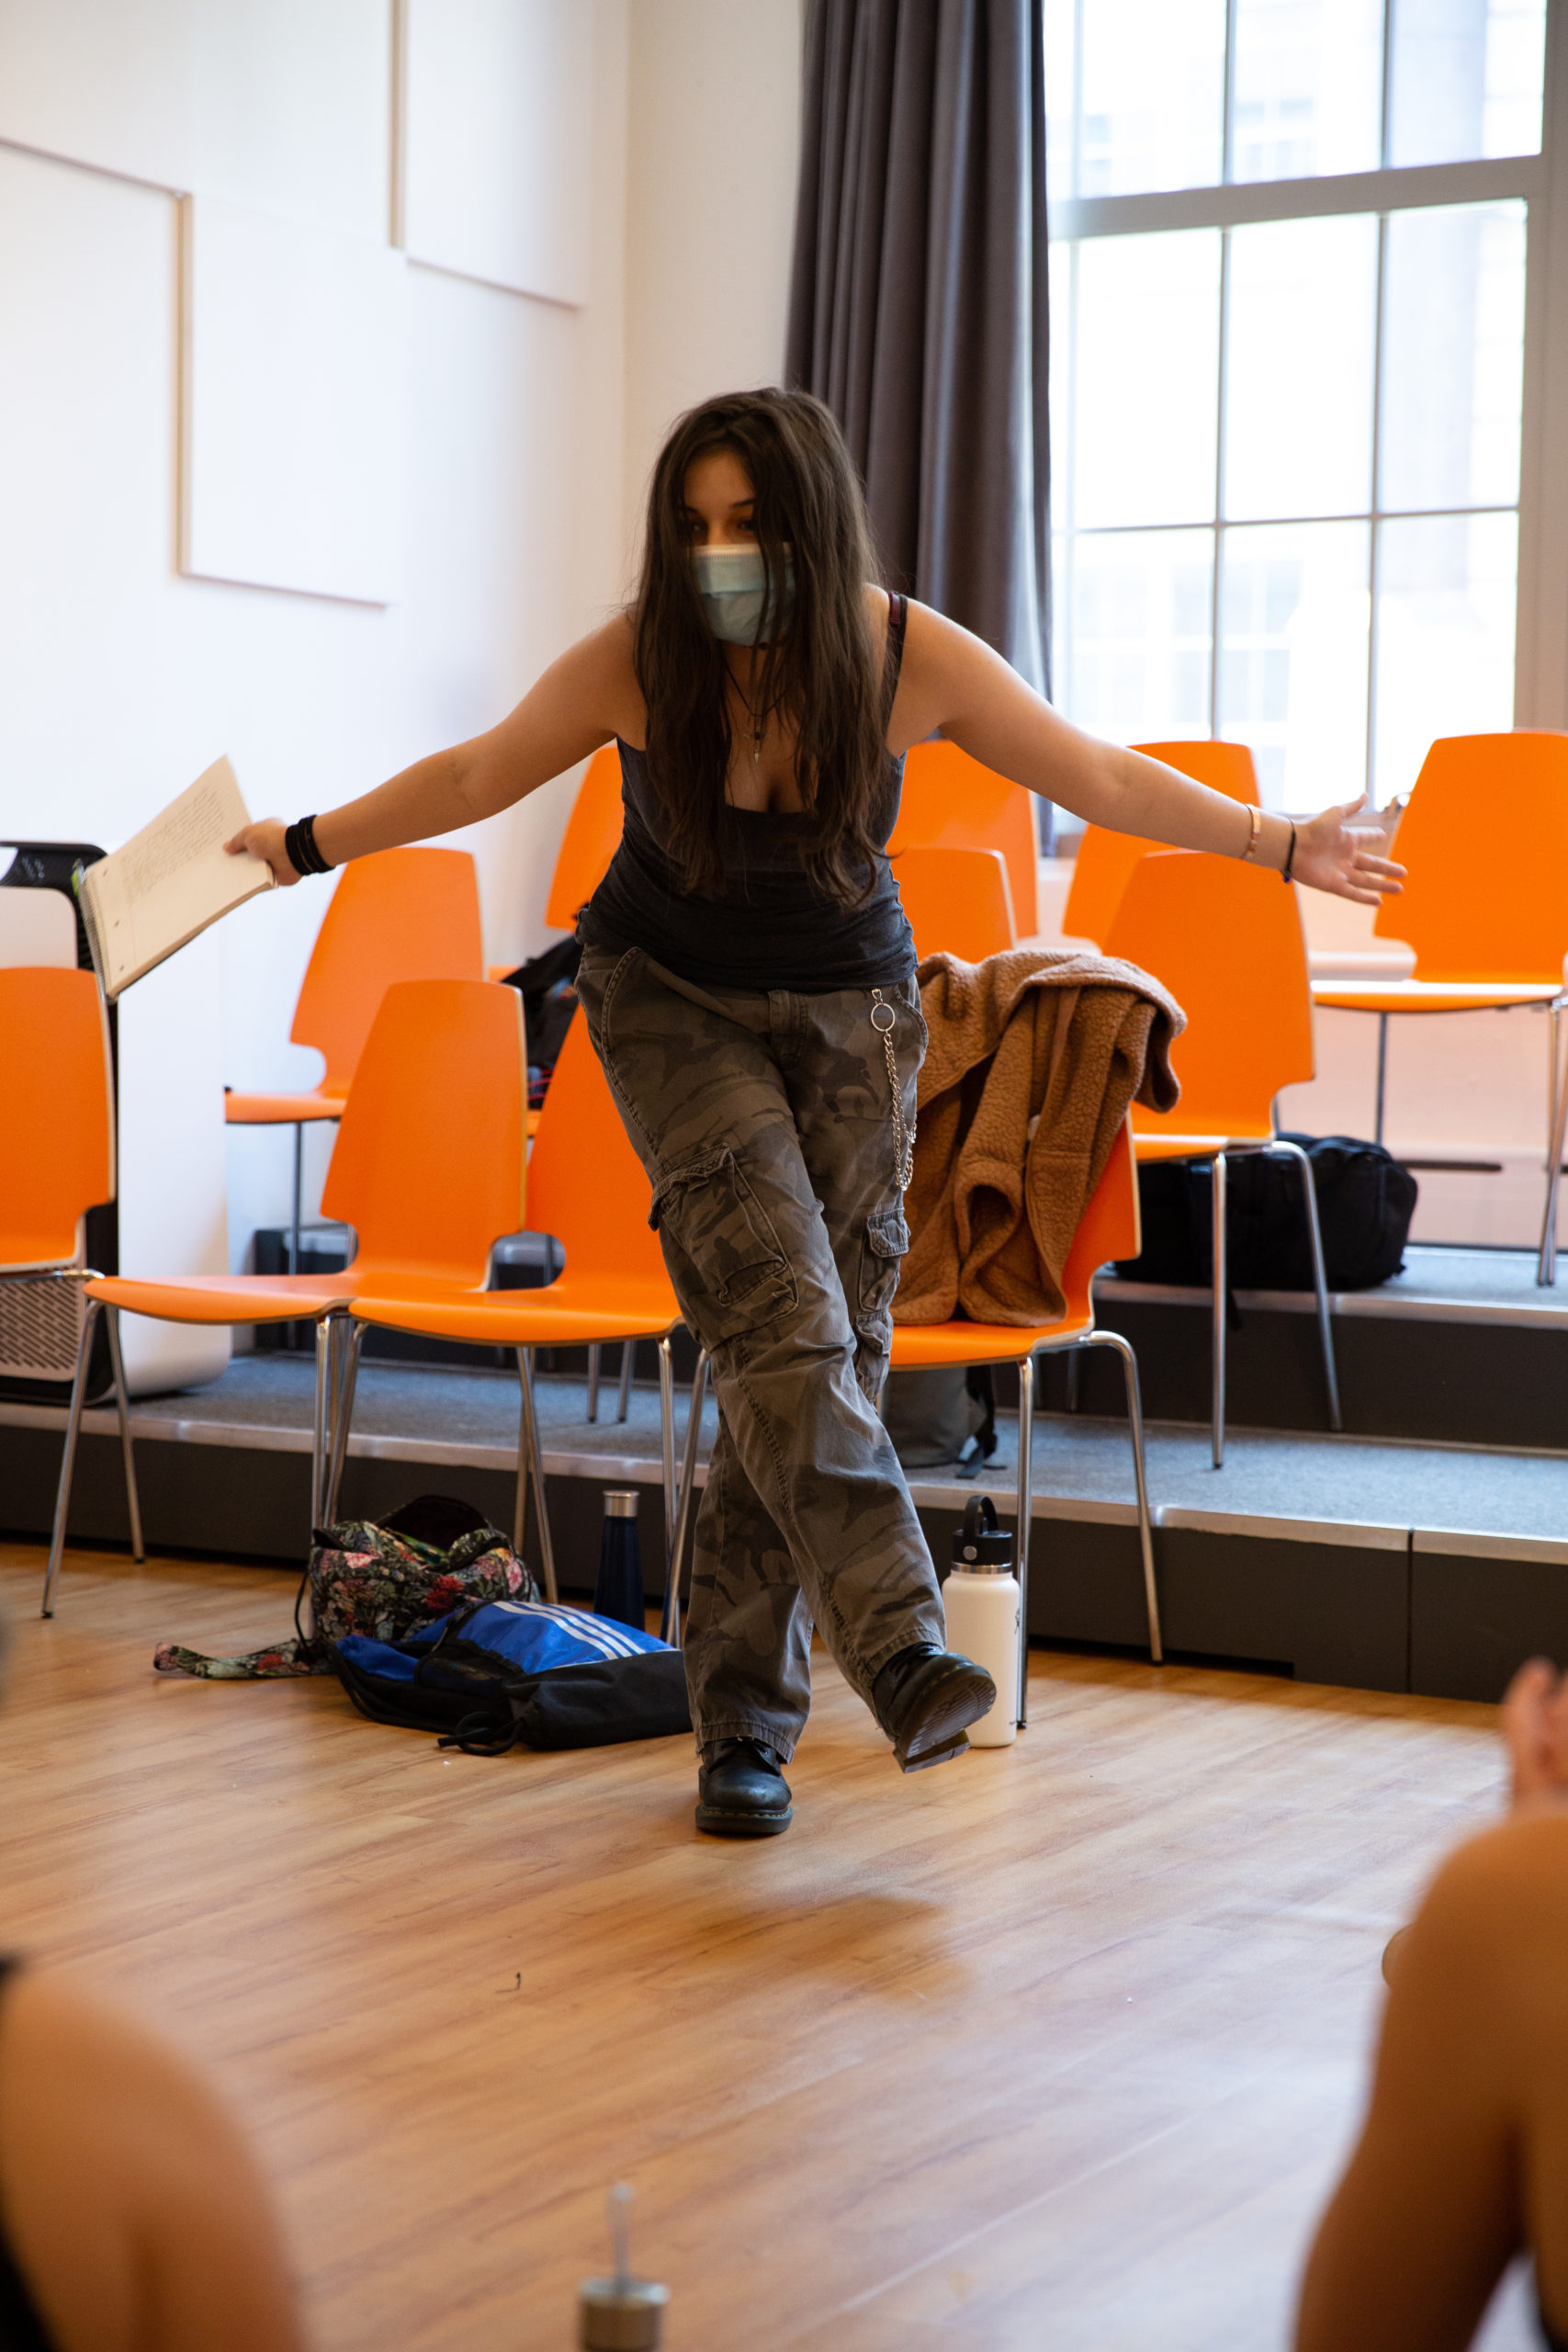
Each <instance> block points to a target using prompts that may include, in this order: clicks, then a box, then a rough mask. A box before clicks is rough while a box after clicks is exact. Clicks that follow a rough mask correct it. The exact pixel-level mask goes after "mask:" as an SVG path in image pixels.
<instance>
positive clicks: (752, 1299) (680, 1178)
mask: <svg viewBox="0 0 1568 2352" xmlns="http://www.w3.org/2000/svg"><path fill="white" fill-rule="evenodd" d="M649 1224H650V1225H651V1226H652V1227H653V1229H654V1231H655V1232H656V1233H658V1234H660V1236H661V1237H662V1239H663V1243H664V1255H665V1262H666V1264H667V1265H668V1266H669V1268H670V1279H671V1282H672V1283H674V1285H675V1293H676V1295H677V1297H678V1298H679V1299H680V1301H681V1305H682V1307H683V1308H684V1309H686V1311H687V1313H688V1316H689V1318H690V1319H691V1321H692V1322H694V1324H695V1326H696V1329H697V1335H698V1337H699V1338H700V1339H701V1340H702V1341H703V1343H704V1345H705V1347H710V1348H712V1347H717V1346H718V1345H719V1344H720V1343H721V1342H722V1341H723V1340H733V1339H735V1338H736V1337H737V1336H738V1335H739V1333H740V1332H742V1331H750V1330H754V1329H757V1327H758V1326H759V1325H760V1324H763V1323H767V1322H770V1321H772V1319H773V1317H775V1316H778V1315H784V1314H787V1313H788V1312H789V1311H790V1309H791V1308H793V1307H794V1306H795V1300H796V1297H797V1295H798V1293H797V1290H796V1285H795V1273H794V1271H793V1269H792V1268H791V1266H790V1264H789V1261H788V1260H787V1259H786V1258H785V1256H784V1251H783V1250H782V1249H781V1248H780V1246H779V1238H778V1235H777V1234H776V1233H775V1231H774V1230H773V1219H772V1218H771V1217H770V1216H769V1215H768V1212H767V1210H766V1209H765V1208H764V1207H763V1206H762V1204H761V1201H760V1200H759V1199H758V1198H757V1195H756V1193H754V1192H753V1191H752V1189H751V1187H750V1184H749V1183H748V1182H747V1181H746V1177H745V1174H744V1172H743V1170H741V1169H740V1168H739V1166H738V1165H737V1162H736V1158H735V1154H734V1153H733V1151H730V1150H728V1149H727V1148H724V1147H722V1146H721V1147H719V1148H717V1149H716V1150H714V1151H708V1152H705V1153H703V1155H702V1157H701V1158H700V1159H691V1160H688V1161H687V1162H686V1164H685V1166H684V1167H682V1168H677V1169H674V1170H671V1174H670V1175H669V1176H667V1177H666V1178H665V1180H664V1182H662V1183H661V1184H660V1187H659V1190H658V1192H657V1193H655V1195H654V1201H653V1209H652V1212H651V1214H650V1216H649Z"/></svg>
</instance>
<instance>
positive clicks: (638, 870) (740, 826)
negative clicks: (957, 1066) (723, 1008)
mask: <svg viewBox="0 0 1568 2352" xmlns="http://www.w3.org/2000/svg"><path fill="white" fill-rule="evenodd" d="M907 621H908V605H907V604H906V603H905V600H904V598H903V597H902V596H897V595H895V596H890V597H889V598H888V612H887V673H888V674H887V685H886V695H887V707H889V708H891V707H892V701H893V695H894V692H895V690H896V689H897V683H898V673H899V670H900V668H901V666H902V663H903V659H904V629H905V625H906V623H907ZM615 748H616V750H617V751H618V752H619V753H620V755H621V803H622V806H623V808H624V809H625V811H626V822H625V830H624V831H623V833H622V835H621V845H620V848H619V849H618V850H617V851H616V852H615V858H614V860H613V862H612V864H611V866H610V870H609V872H608V874H606V875H605V876H604V880H603V882H601V884H600V885H599V888H598V889H597V890H595V892H594V893H593V896H592V899H590V901H589V903H588V905H587V906H586V907H585V908H584V909H583V910H582V915H581V921H580V922H579V924H578V929H577V935H578V938H579V939H580V940H581V942H582V944H583V945H584V946H585V947H600V948H604V949H607V950H608V951H609V952H610V953H611V954H612V955H619V954H624V952H625V951H626V949H627V948H628V947H641V948H643V949H645V950H646V951H647V953H648V954H649V956H652V957H653V959H654V961H655V962H656V963H660V964H662V965H663V966H664V967H666V969H667V970H669V971H671V972H674V973H676V974H678V975H679V977H680V978H682V979H686V980H694V981H695V982H696V983H697V985H698V986H699V987H700V988H732V989H795V990H797V991H798V992H800V993H802V994H809V995H822V994H824V993H826V991H828V990H829V989H849V988H872V987H878V986H883V987H885V986H886V985H887V984H888V983H890V982H892V981H896V980H907V979H910V978H913V977H914V971H915V942H914V938H913V935H912V933H910V930H909V926H908V922H906V920H905V917H904V910H903V908H902V907H901V906H900V905H899V903H898V886H897V883H896V882H895V881H894V879H893V868H892V866H891V865H890V864H889V862H888V860H887V858H886V855H885V854H879V855H878V857H877V860H876V870H875V874H874V877H873V880H872V887H871V888H870V890H869V891H868V892H867V894H866V896H865V898H864V899H862V900H861V902H860V904H859V905H858V906H845V905H843V904H842V902H841V901H840V900H839V899H834V898H830V897H829V895H828V893H827V892H826V891H825V890H820V889H818V888H817V886H816V885H815V884H814V883H813V882H812V881H811V879H810V877H809V876H808V875H807V872H806V869H805V867H804V865H802V863H801V855H800V845H801V840H802V836H803V835H804V834H805V833H806V831H807V830H808V828H809V825H810V820H809V818H807V817H806V816H804V815H801V814H798V813H797V812H795V810H793V809H780V810H768V809H726V810H725V813H724V820H723V833H722V845H723V854H724V876H725V878H724V882H723V885H722V887H721V888H719V889H718V890H717V891H716V892H715V893H714V895H713V896H711V897H697V896H695V895H693V894H690V893H688V892H687V891H685V890H683V889H682V887H681V877H680V875H679V874H678V872H677V870H676V868H675V866H674V865H673V863H672V862H671V857H670V854H669V851H668V847H667V843H666V835H665V829H664V817H663V810H662V809H661V807H660V799H659V795H658V794H657V792H656V791H655V790H654V788H653V785H652V782H651V780H650V778H649V773H648V762H647V760H646V759H645V757H644V756H643V754H642V752H638V751H637V750H635V749H634V748H633V746H632V745H631V744H630V743H623V742H621V741H619V740H618V739H617V741H616V745H615ZM903 781H904V763H903V761H902V760H895V759H889V760H888V762H887V770H886V788H885V790H884V793H883V796H882V798H881V801H880V803H879V804H878V806H877V807H876V809H874V811H873V817H872V827H871V830H872V832H873V835H874V838H875V840H876V842H878V844H879V845H880V848H881V849H882V850H884V851H885V850H886V842H887V837H888V835H889V834H890V833H891V832H892V831H893V828H894V825H895V824H896V823H897V817H898V801H899V797H900V794H901V791H902V787H903Z"/></svg>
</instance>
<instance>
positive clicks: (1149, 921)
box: [1105, 850, 1341, 1470]
mask: <svg viewBox="0 0 1568 2352" xmlns="http://www.w3.org/2000/svg"><path fill="white" fill-rule="evenodd" d="M1105 949H1106V953H1107V955H1110V956H1122V957H1124V958H1125V959H1126V961H1127V962H1128V963H1130V964H1141V965H1142V966H1143V967H1144V969H1145V971H1148V972H1152V973H1153V974H1154V975H1155V977H1156V979H1159V980H1162V981H1163V982H1164V983H1165V986H1166V987H1167V988H1168V989H1169V990H1170V992H1171V994H1172V996H1174V997H1175V999H1176V1000H1177V1002H1178V1003H1179V1005H1180V1006H1181V1007H1182V1009H1183V1010H1184V1012H1186V1014H1187V1027H1186V1028H1185V1030H1184V1031H1183V1032H1182V1034H1181V1035H1180V1036H1179V1038H1178V1039H1177V1041H1176V1043H1175V1045H1174V1046H1173V1047H1172V1049H1171V1064H1172V1067H1173V1069H1175V1071H1176V1074H1177V1077H1178V1078H1179V1080H1180V1081H1181V1100H1180V1102H1179V1103H1178V1105H1177V1107H1176V1109H1175V1110H1174V1111H1170V1112H1167V1113H1164V1114H1161V1113H1159V1112H1155V1111H1145V1110H1143V1109H1141V1108H1139V1109H1134V1113H1133V1136H1134V1148H1135V1149H1136V1152H1137V1156H1138V1159H1140V1160H1141V1161H1142V1160H1153V1159H1207V1160H1209V1161H1211V1162H1212V1163H1213V1249H1214V1268H1213V1294H1214V1296H1213V1400H1212V1408H1211V1409H1212V1417H1213V1461H1214V1467H1215V1469H1216V1470H1217V1469H1219V1468H1220V1466H1221V1464H1223V1463H1224V1454H1225V1288H1226V1285H1225V1170H1226V1162H1227V1159H1228V1158H1229V1157H1231V1156H1232V1155H1234V1154H1235V1153H1236V1152H1238V1151H1249V1152H1250V1151H1262V1152H1269V1153H1273V1154H1277V1155H1280V1156H1282V1157H1284V1158H1287V1159H1293V1160H1294V1161H1295V1162H1296V1164H1297V1166H1298V1167H1299V1169H1300V1170H1301V1174H1302V1191H1303V1209H1304V1214H1305V1216H1306V1222H1307V1233H1308V1238H1309V1240H1310V1242H1311V1247H1312V1263H1313V1275H1314V1286H1315V1289H1316V1294H1317V1323H1318V1333H1319V1337H1320V1340H1321V1341H1322V1346H1323V1369H1324V1377H1325V1382H1326V1384H1327V1389H1328V1419H1329V1426H1330V1428H1332V1429H1336V1430H1337V1429H1338V1428H1339V1427H1340V1426H1341V1422H1340V1414H1339V1380H1338V1374H1337V1370H1336V1366H1335V1361H1334V1333H1333V1328H1332V1326H1331V1324H1330V1321H1329V1313H1328V1285H1327V1281H1326V1278H1325V1272H1324V1263H1323V1240H1322V1235H1321V1232H1320V1229H1319V1226H1318V1217H1317V1187H1316V1184H1315V1183H1314V1180H1313V1172H1312V1162H1311V1161H1310V1160H1309V1159H1308V1158H1307V1156H1306V1154H1305V1152H1304V1151H1303V1149H1302V1147H1301V1146H1300V1144H1294V1143H1287V1142H1285V1141H1284V1140H1283V1139H1282V1137H1280V1136H1278V1135H1276V1133H1275V1130H1274V1097H1275V1095H1276V1094H1277V1093H1278V1092H1279V1091H1280V1088H1281V1087H1282V1086H1295V1085H1299V1084H1301V1083H1303V1081H1304V1080H1307V1079H1309V1078H1311V1076H1312V1075H1313V1042H1312V989H1311V984H1310V981H1309V979H1308V977H1307V958H1306V942H1305V940H1304V938H1303V935H1302V919H1301V910H1300V908H1299V907H1298V906H1297V904H1296V894H1295V892H1294V890H1292V889H1290V888H1281V887H1280V877H1279V876H1278V875H1277V874H1272V873H1269V872H1267V871H1266V870H1264V869H1262V868H1260V867H1258V866H1255V865H1243V864H1242V863H1241V861H1240V860H1239V859H1238V858H1228V857H1209V856H1205V855H1201V854H1199V853H1197V852H1195V851H1192V850H1162V851H1158V852H1156V853H1155V854H1152V855H1150V856H1146V857H1144V858H1142V859H1140V860H1139V863H1138V865H1136V866H1135V867H1134V871H1133V874H1132V876H1131V878H1130V879H1129V881H1128V884H1127V888H1126V889H1125V891H1124V892H1123V894H1122V904H1121V906H1120V907H1119V908H1118V909H1117V912H1116V919H1115V921H1114V922H1113V923H1112V924H1111V935H1110V937H1109V938H1108V939H1107V941H1106V943H1105Z"/></svg>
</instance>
